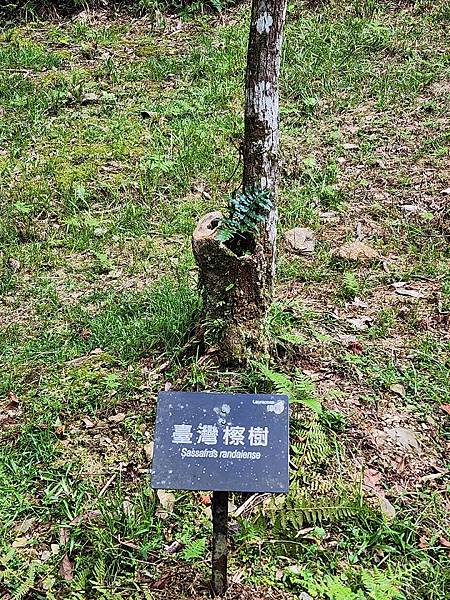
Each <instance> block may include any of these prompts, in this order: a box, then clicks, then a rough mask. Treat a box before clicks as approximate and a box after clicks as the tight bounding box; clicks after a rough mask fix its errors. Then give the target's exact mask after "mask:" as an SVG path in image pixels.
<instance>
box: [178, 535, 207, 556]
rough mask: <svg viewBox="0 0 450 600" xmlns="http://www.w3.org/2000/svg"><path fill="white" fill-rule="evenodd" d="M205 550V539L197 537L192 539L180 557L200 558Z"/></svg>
mask: <svg viewBox="0 0 450 600" xmlns="http://www.w3.org/2000/svg"><path fill="white" fill-rule="evenodd" d="M205 551H206V539H205V538H199V539H197V540H192V541H191V542H190V543H189V544H188V545H187V546H186V547H185V548H184V550H183V553H182V557H183V558H184V560H196V559H197V558H202V556H204V554H205Z"/></svg>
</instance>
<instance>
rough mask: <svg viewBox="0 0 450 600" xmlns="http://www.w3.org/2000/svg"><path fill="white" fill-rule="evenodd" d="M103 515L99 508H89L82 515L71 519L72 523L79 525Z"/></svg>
mask: <svg viewBox="0 0 450 600" xmlns="http://www.w3.org/2000/svg"><path fill="white" fill-rule="evenodd" d="M101 516H102V513H101V512H100V511H99V510H88V511H87V512H85V513H83V514H82V515H78V516H77V517H75V518H74V519H72V521H70V524H71V525H79V524H80V523H85V522H86V521H88V522H91V521H94V520H95V519H98V518H99V517H101Z"/></svg>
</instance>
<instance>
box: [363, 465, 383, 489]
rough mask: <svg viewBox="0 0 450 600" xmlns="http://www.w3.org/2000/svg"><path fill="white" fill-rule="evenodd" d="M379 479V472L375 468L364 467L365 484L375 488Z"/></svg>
mask: <svg viewBox="0 0 450 600" xmlns="http://www.w3.org/2000/svg"><path fill="white" fill-rule="evenodd" d="M380 481H381V473H380V472H379V471H376V470H375V469H366V470H365V471H364V483H365V484H366V485H367V486H369V487H371V488H373V489H376V488H377V486H378V484H379V483H380Z"/></svg>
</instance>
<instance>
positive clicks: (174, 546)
mask: <svg viewBox="0 0 450 600" xmlns="http://www.w3.org/2000/svg"><path fill="white" fill-rule="evenodd" d="M183 548H184V544H182V543H181V542H178V541H177V540H175V541H174V542H172V543H171V544H168V545H167V546H164V550H165V551H166V552H167V554H175V552H179V551H180V550H182V549H183Z"/></svg>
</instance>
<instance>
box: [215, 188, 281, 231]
mask: <svg viewBox="0 0 450 600" xmlns="http://www.w3.org/2000/svg"><path fill="white" fill-rule="evenodd" d="M227 208H228V214H227V215H226V216H225V217H223V219H222V220H221V222H220V225H219V231H218V232H217V234H216V239H218V240H220V241H221V242H228V241H229V240H231V239H232V238H234V237H235V236H240V237H248V236H253V235H254V234H255V233H256V232H257V231H258V226H259V225H260V223H263V222H264V221H265V219H266V216H267V215H268V213H269V211H270V209H271V208H272V196H271V194H270V192H269V191H268V190H258V189H256V188H246V189H245V190H244V191H243V192H236V193H235V194H234V195H232V196H230V197H229V199H228V207H227Z"/></svg>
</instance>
